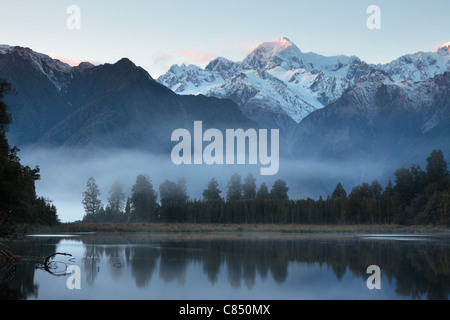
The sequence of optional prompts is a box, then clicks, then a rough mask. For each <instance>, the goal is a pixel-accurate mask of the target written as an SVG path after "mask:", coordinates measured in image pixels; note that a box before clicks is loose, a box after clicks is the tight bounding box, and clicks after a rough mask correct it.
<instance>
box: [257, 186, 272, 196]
mask: <svg viewBox="0 0 450 320" xmlns="http://www.w3.org/2000/svg"><path fill="white" fill-rule="evenodd" d="M256 198H257V199H269V198H270V193H269V188H267V185H266V183H265V182H263V183H262V184H261V186H260V187H259V189H258V191H257V192H256Z"/></svg>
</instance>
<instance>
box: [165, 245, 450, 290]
mask: <svg viewBox="0 0 450 320" xmlns="http://www.w3.org/2000/svg"><path fill="white" fill-rule="evenodd" d="M193 246H196V247H199V248H201V249H203V250H202V251H201V252H202V255H201V257H200V259H201V261H202V263H203V271H204V272H205V273H206V275H207V276H208V279H209V280H210V282H211V283H215V282H216V281H217V277H218V274H219V271H220V268H221V265H225V267H226V272H227V279H228V281H229V282H230V284H231V286H232V287H233V288H240V287H241V285H242V284H241V282H242V281H244V283H245V285H246V286H247V288H248V289H251V288H252V287H253V285H254V284H255V279H256V276H257V275H259V276H260V277H261V278H262V279H265V278H266V277H267V274H268V272H270V274H271V275H272V277H273V279H274V280H275V281H276V282H277V283H280V284H281V283H284V282H285V281H286V279H287V276H288V265H289V263H291V262H300V263H307V264H318V265H321V266H322V265H327V266H328V267H331V269H332V270H333V272H334V274H335V276H336V278H337V279H338V280H341V279H342V278H343V276H344V275H345V273H346V272H351V273H352V274H353V275H354V276H357V277H361V279H362V280H363V281H365V280H366V279H367V277H368V276H369V275H368V274H367V273H366V270H367V267H368V266H369V265H373V264H376V265H378V266H380V268H381V270H382V272H383V276H386V277H387V278H388V280H389V282H391V283H392V280H393V279H394V278H395V279H396V286H397V287H396V293H397V294H398V295H400V296H411V297H412V298H429V299H447V298H448V294H449V292H450V270H449V268H448V266H449V265H450V263H449V262H450V261H449V260H450V250H449V247H448V245H433V244H432V243H431V242H430V245H426V244H417V243H410V242H403V241H364V240H334V239H333V240H327V241H324V240H228V241H219V240H218V241H203V242H202V241H198V242H196V243H195V245H193ZM180 253H181V254H180ZM192 259H195V260H197V259H199V257H198V252H195V255H194V254H193V252H192V251H188V250H185V251H172V253H170V252H166V253H165V262H164V263H161V266H160V268H161V269H160V276H161V277H163V279H164V280H166V281H168V280H171V279H175V278H179V277H183V276H184V274H185V272H186V268H187V264H188V263H189V261H190V260H192Z"/></svg>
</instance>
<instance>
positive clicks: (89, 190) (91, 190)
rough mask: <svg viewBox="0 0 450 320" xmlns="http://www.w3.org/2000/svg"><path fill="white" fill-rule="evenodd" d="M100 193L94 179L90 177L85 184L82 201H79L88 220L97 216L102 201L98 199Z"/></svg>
mask: <svg viewBox="0 0 450 320" xmlns="http://www.w3.org/2000/svg"><path fill="white" fill-rule="evenodd" d="M100 195H101V193H100V189H99V188H98V185H97V183H96V182H95V178H94V177H90V178H89V179H88V181H87V183H86V191H84V192H83V200H82V201H81V202H82V204H83V207H84V211H85V212H86V216H87V218H88V219H90V218H93V219H94V220H95V217H96V216H97V214H98V212H99V211H100V208H102V201H101V200H100V199H99V197H100Z"/></svg>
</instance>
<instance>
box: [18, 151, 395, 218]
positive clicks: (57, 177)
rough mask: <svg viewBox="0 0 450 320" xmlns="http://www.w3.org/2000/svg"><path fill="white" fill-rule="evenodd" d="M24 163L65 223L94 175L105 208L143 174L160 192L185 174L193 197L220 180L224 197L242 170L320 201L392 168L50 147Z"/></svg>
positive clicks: (79, 212)
mask: <svg viewBox="0 0 450 320" xmlns="http://www.w3.org/2000/svg"><path fill="white" fill-rule="evenodd" d="M19 157H20V159H21V162H22V163H23V164H24V165H28V166H30V167H32V168H34V167H35V166H39V168H40V175H41V180H39V181H37V182H36V192H37V193H38V196H42V197H45V198H48V199H50V200H52V201H53V204H54V205H55V206H56V208H57V210H58V217H59V219H60V220H61V221H62V222H71V221H77V220H81V219H82V218H83V216H84V209H83V206H82V204H81V200H82V193H83V192H84V191H85V190H86V182H87V180H88V179H89V178H90V177H94V178H95V180H96V183H97V185H98V186H99V188H100V191H101V193H102V194H101V197H100V198H101V200H102V203H103V205H105V206H106V204H107V203H108V202H107V199H108V197H109V194H108V193H109V190H110V189H111V186H112V185H113V183H114V182H115V181H116V180H118V181H119V182H120V183H121V184H122V185H123V191H124V193H125V196H126V197H129V196H131V189H132V187H133V185H134V184H135V182H136V177H137V176H138V175H140V174H147V175H148V176H149V177H150V179H151V182H152V184H153V187H154V189H155V191H156V192H157V193H159V185H160V184H161V183H163V182H164V181H165V180H166V179H167V180H171V181H177V180H178V177H184V178H186V181H187V189H188V190H187V191H188V195H189V197H190V198H191V199H202V192H203V190H205V189H206V187H207V184H208V182H209V181H210V180H211V179H212V178H216V179H217V181H218V182H219V189H220V190H222V193H221V196H222V197H226V192H227V183H228V181H229V180H230V178H231V176H232V175H233V174H235V173H237V174H240V175H241V177H242V183H243V182H244V179H245V177H246V176H247V175H248V174H249V173H252V174H253V176H254V177H255V178H256V186H257V188H259V186H260V185H261V184H262V183H263V182H265V183H266V184H267V186H268V188H269V190H270V188H271V187H272V185H273V183H274V182H275V181H276V180H277V179H283V180H285V181H286V183H287V186H288V187H289V197H290V199H294V200H296V199H306V198H308V197H310V198H313V199H318V198H319V197H320V196H322V197H323V198H326V197H327V196H328V195H330V194H331V193H332V192H333V190H334V188H335V186H336V184H337V183H339V182H341V183H342V184H343V185H344V188H345V189H346V191H347V193H350V191H351V189H352V188H353V187H354V186H356V185H358V184H361V183H363V182H369V183H370V182H371V181H372V180H373V179H378V181H379V182H380V183H381V185H382V186H383V187H385V186H386V181H387V180H386V177H387V175H390V174H392V172H391V171H389V170H390V168H389V169H388V168H387V166H384V165H382V164H377V163H375V164H373V163H372V164H369V163H366V162H361V163H359V164H355V163H351V164H350V163H348V164H345V163H321V162H317V161H305V160H292V159H286V158H281V159H280V170H279V172H278V174H277V175H274V176H263V175H260V168H261V165H260V164H257V165H237V164H236V165H175V164H173V163H172V161H171V158H170V153H167V154H152V153H151V152H145V151H138V150H128V149H107V150H105V149H102V150H95V151H93V150H88V149H79V150H73V149H70V150H66V149H64V148H58V149H46V148H35V147H23V148H22V149H21V152H20V153H19Z"/></svg>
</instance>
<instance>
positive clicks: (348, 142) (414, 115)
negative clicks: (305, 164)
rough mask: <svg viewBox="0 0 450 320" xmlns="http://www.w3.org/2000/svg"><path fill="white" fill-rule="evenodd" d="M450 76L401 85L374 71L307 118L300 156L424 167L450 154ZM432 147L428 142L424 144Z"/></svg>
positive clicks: (299, 137)
mask: <svg viewBox="0 0 450 320" xmlns="http://www.w3.org/2000/svg"><path fill="white" fill-rule="evenodd" d="M449 120H450V72H446V73H444V74H441V75H436V76H435V77H433V78H430V79H427V80H424V81H420V82H411V81H403V82H396V81H394V79H392V77H390V76H389V75H388V74H387V73H385V72H384V71H381V70H373V71H371V72H370V73H369V74H368V75H366V76H363V77H362V78H361V79H359V80H358V81H357V82H356V83H355V85H353V86H352V87H351V88H349V89H348V90H346V91H345V92H344V94H343V95H342V96H341V97H340V98H339V99H337V100H336V101H335V102H333V103H331V104H329V105H327V106H326V107H325V108H323V109H321V110H318V111H316V112H314V113H312V114H310V115H309V116H307V117H306V118H305V119H304V120H303V121H302V122H301V123H300V124H299V126H298V127H297V130H296V132H295V137H296V142H295V147H294V150H295V154H296V155H297V156H299V157H302V156H306V157H308V158H309V159H311V158H315V159H322V160H324V159H326V160H327V161H330V162H332V161H343V162H345V161H353V162H360V163H369V162H380V163H390V164H393V163H395V165H400V164H401V165H407V166H409V164H411V163H420V162H423V161H424V159H425V157H426V156H427V155H428V154H429V153H430V152H431V151H432V150H433V148H436V149H438V148H439V149H442V150H443V151H444V152H446V153H447V154H450V143H449V141H450V140H449V139H448V138H449V136H448V135H447V134H448V132H449V130H448V129H444V128H448V124H449ZM425 141H427V142H425Z"/></svg>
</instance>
